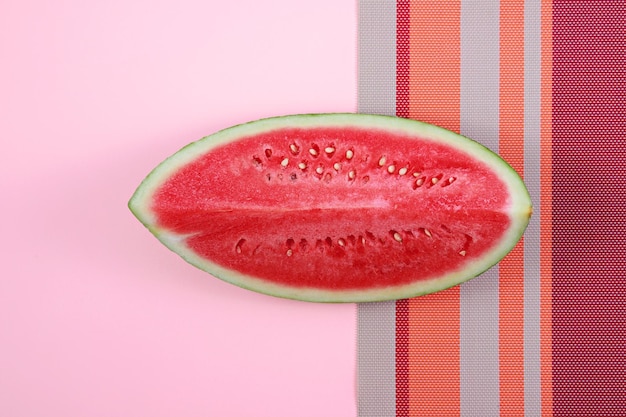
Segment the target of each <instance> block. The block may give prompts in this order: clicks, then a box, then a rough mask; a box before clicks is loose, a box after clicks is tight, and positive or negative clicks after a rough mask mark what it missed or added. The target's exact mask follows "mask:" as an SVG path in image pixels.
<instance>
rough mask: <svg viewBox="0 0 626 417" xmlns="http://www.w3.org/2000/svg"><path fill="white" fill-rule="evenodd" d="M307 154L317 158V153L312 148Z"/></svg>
mask: <svg viewBox="0 0 626 417" xmlns="http://www.w3.org/2000/svg"><path fill="white" fill-rule="evenodd" d="M309 153H310V154H311V155H313V156H317V151H316V150H315V149H313V148H311V149H309Z"/></svg>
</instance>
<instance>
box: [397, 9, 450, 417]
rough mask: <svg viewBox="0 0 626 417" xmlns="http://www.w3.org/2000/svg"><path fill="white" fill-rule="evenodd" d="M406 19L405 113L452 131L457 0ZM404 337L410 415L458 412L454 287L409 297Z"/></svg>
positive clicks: (435, 414) (416, 12) (411, 13)
mask: <svg viewBox="0 0 626 417" xmlns="http://www.w3.org/2000/svg"><path fill="white" fill-rule="evenodd" d="M410 22H411V31H410V39H409V43H410V56H409V65H410V69H411V71H410V78H409V117H410V118H412V119H418V120H422V121H425V122H429V123H434V124H437V125H440V126H443V127H446V128H448V129H450V130H453V131H456V132H458V131H459V130H460V125H461V117H460V113H461V109H460V99H461V97H460V96H461V40H460V39H461V29H460V28H461V3H460V0H454V1H449V2H440V3H438V4H437V6H436V8H435V9H433V3H432V1H425V0H419V1H417V0H414V1H411V5H410ZM433 312H436V314H433ZM409 338H410V345H409V404H410V415H411V416H424V415H428V416H439V415H441V416H455V415H459V414H460V407H461V392H460V344H459V343H460V289H459V287H455V288H451V289H449V290H446V291H442V292H440V293H437V294H431V295H428V296H425V297H418V298H416V299H412V300H410V303H409Z"/></svg>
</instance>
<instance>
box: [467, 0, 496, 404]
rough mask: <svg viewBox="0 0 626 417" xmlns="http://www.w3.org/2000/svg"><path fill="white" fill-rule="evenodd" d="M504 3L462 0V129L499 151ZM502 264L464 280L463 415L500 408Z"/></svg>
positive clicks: (489, 0) (485, 0)
mask: <svg viewBox="0 0 626 417" xmlns="http://www.w3.org/2000/svg"><path fill="white" fill-rule="evenodd" d="M499 40H500V3H499V2H498V1H492V0H462V1H461V134H463V135H466V136H469V137H471V138H473V139H475V140H477V141H479V142H481V143H482V144H483V145H485V146H487V147H489V148H490V149H492V150H493V151H495V152H498V140H499V95H500V71H499V70H500V65H499V59H500V52H499ZM498 289H499V283H498V268H497V267H495V268H492V269H491V270H489V271H488V272H486V273H484V274H483V275H482V276H480V277H478V278H475V279H474V280H472V281H469V282H467V283H464V284H462V285H461V329H460V340H461V346H460V351H461V416H496V415H499V413H500V382H499V351H498V342H499V337H498V336H499V332H498V330H499V329H498V325H499V322H498Z"/></svg>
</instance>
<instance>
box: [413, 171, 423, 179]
mask: <svg viewBox="0 0 626 417" xmlns="http://www.w3.org/2000/svg"><path fill="white" fill-rule="evenodd" d="M420 174H421V172H414V173H413V176H414V177H415V178H417V177H419V176H420Z"/></svg>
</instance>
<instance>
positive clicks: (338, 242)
mask: <svg viewBox="0 0 626 417" xmlns="http://www.w3.org/2000/svg"><path fill="white" fill-rule="evenodd" d="M337 244H338V245H339V246H341V247H342V248H343V247H345V246H346V241H345V240H344V238H342V237H340V238H339V239H338V240H337Z"/></svg>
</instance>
